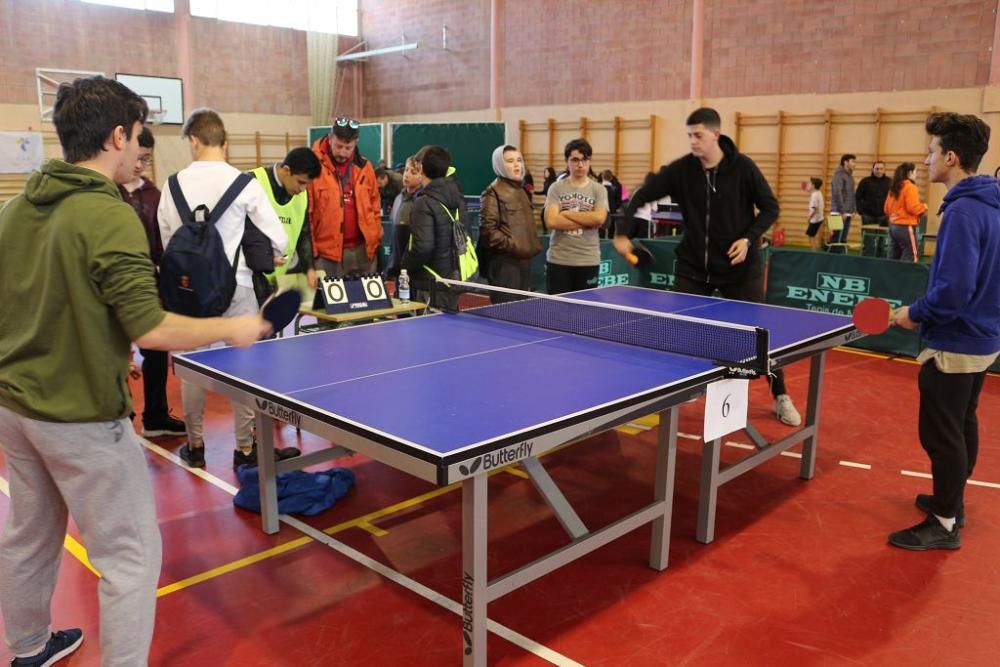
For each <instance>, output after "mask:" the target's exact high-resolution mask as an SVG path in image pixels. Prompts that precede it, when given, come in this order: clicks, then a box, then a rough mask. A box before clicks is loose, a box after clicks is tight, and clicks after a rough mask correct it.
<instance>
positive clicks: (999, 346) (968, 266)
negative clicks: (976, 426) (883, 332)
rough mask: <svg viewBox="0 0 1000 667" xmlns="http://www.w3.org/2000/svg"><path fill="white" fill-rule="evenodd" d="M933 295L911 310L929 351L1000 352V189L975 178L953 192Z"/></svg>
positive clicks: (930, 287) (947, 200)
mask: <svg viewBox="0 0 1000 667" xmlns="http://www.w3.org/2000/svg"><path fill="white" fill-rule="evenodd" d="M941 211H942V212H943V213H944V215H943V217H942V218H941V228H940V229H939V230H938V237H937V250H936V251H935V252H934V260H933V261H932V262H931V275H930V280H929V281H928V283H927V293H926V294H924V295H923V296H922V297H920V298H919V299H917V300H916V301H915V302H914V303H913V304H912V305H911V306H910V319H912V320H913V321H914V322H919V323H920V333H921V335H922V336H923V338H924V340H925V341H926V343H927V345H928V347H931V348H933V349H935V350H941V351H944V352H960V353H963V354H992V353H994V352H997V351H1000V185H998V183H997V179H995V178H993V177H992V176H970V177H968V178H966V179H963V180H962V181H960V182H959V183H958V184H957V185H955V187H953V188H952V189H951V190H949V191H948V193H947V194H946V195H945V196H944V202H943V203H942V204H941Z"/></svg>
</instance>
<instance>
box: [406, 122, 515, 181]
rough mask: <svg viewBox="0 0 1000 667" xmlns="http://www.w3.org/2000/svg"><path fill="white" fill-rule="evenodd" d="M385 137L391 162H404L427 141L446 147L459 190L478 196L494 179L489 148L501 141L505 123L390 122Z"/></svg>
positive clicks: (499, 144)
mask: <svg viewBox="0 0 1000 667" xmlns="http://www.w3.org/2000/svg"><path fill="white" fill-rule="evenodd" d="M389 136H390V139H391V141H390V148H389V150H390V151H392V163H393V164H398V163H401V162H403V161H405V160H406V158H407V157H409V156H411V155H414V154H415V153H416V152H417V151H418V150H420V149H421V148H422V147H423V146H426V145H428V144H438V145H440V146H444V147H445V148H447V149H448V151H449V152H450V153H451V158H452V166H454V167H455V169H456V170H457V172H456V176H457V178H458V182H459V183H461V185H462V192H463V193H465V194H466V195H470V196H473V197H478V196H479V195H480V193H482V191H483V190H485V189H486V186H487V185H489V184H490V183H491V182H492V181H493V179H494V178H496V176H495V175H494V173H493V162H492V158H493V149H495V148H496V147H497V146H502V145H503V144H504V143H505V137H506V126H505V125H504V124H503V123H390V124H389Z"/></svg>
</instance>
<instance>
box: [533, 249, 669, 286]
mask: <svg viewBox="0 0 1000 667" xmlns="http://www.w3.org/2000/svg"><path fill="white" fill-rule="evenodd" d="M677 243H678V241H677V240H673V239H662V240H655V239H648V240H643V242H642V244H643V245H644V246H646V247H647V248H649V251H650V252H651V253H653V257H654V258H655V259H656V261H655V262H654V264H653V267H652V269H651V270H644V271H640V270H639V269H636V268H635V267H634V266H632V265H630V264H629V263H628V262H627V261H625V258H624V257H622V256H621V255H619V254H618V253H617V252H616V251H615V247H614V244H613V243H612V242H611V241H610V240H609V239H604V240H602V241H601V264H600V268H599V270H598V273H597V281H598V286H599V287H610V286H611V285H638V286H640V287H652V288H656V289H669V288H671V287H673V284H674V262H675V259H674V249H675V248H676V247H677ZM548 250H549V236H548V235H546V236H543V237H542V252H540V253H539V254H538V255H536V256H535V259H534V260H533V262H532V265H531V275H532V277H533V278H534V283H533V285H534V289H535V291H538V292H544V291H545V254H546V253H547V252H548Z"/></svg>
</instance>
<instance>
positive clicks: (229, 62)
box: [191, 18, 309, 115]
mask: <svg viewBox="0 0 1000 667" xmlns="http://www.w3.org/2000/svg"><path fill="white" fill-rule="evenodd" d="M191 69H192V74H193V76H194V85H195V94H196V100H195V104H197V105H199V106H209V107H212V108H213V109H217V110H219V111H240V112H245V113H270V114H286V115H309V73H308V64H307V56H306V33H305V32H303V31H301V30H290V29H286V28H269V27H266V26H255V25H248V24H245V23H234V22H231V21H215V20H211V19H199V18H192V19H191Z"/></svg>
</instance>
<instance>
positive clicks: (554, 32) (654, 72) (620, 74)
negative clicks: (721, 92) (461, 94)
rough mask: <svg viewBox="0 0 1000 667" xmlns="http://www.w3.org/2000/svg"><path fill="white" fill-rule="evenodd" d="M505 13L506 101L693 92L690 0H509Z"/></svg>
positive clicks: (521, 102)
mask: <svg viewBox="0 0 1000 667" xmlns="http://www.w3.org/2000/svg"><path fill="white" fill-rule="evenodd" d="M487 4H488V3H487ZM503 12H504V16H503V18H504V22H503V28H502V29H503V50H504V55H505V58H504V65H503V67H504V69H503V75H502V77H501V80H502V81H503V99H502V102H503V106H534V105H539V104H574V103H581V102H626V101H633V100H661V99H677V98H682V97H687V94H688V88H689V85H690V84H689V81H690V70H691V65H690V63H691V2H690V1H689V0H661V1H659V2H656V1H650V0H621V1H620V2H614V3H611V2H593V1H592V0H564V1H563V2H536V1H534V0H507V1H505V2H504V3H503ZM487 46H488V42H487ZM488 85H489V84H488V82H487V86H488Z"/></svg>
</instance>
